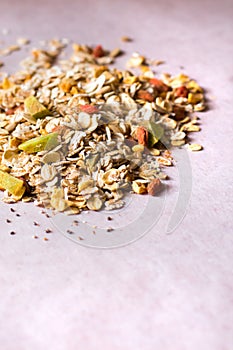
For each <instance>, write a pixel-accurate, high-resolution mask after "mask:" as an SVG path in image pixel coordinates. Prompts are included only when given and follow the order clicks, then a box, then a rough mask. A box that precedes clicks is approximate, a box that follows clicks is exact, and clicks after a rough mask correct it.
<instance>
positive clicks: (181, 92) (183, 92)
mask: <svg viewBox="0 0 233 350" xmlns="http://www.w3.org/2000/svg"><path fill="white" fill-rule="evenodd" d="M188 93H189V91H188V89H187V88H186V86H180V87H178V88H177V89H176V90H175V97H188Z"/></svg>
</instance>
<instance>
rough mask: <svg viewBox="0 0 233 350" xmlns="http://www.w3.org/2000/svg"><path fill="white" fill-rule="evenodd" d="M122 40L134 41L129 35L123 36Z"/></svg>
mask: <svg viewBox="0 0 233 350" xmlns="http://www.w3.org/2000/svg"><path fill="white" fill-rule="evenodd" d="M121 41H123V42H126V43H129V42H131V41H133V39H131V38H130V37H129V36H122V37H121Z"/></svg>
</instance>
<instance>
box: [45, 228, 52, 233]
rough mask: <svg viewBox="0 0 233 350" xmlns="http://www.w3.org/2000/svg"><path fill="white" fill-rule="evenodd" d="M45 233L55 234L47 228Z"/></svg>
mask: <svg viewBox="0 0 233 350" xmlns="http://www.w3.org/2000/svg"><path fill="white" fill-rule="evenodd" d="M45 232H46V233H51V232H53V231H52V230H51V229H50V228H46V230H45Z"/></svg>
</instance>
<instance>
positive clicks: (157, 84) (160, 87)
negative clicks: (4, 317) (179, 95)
mask: <svg viewBox="0 0 233 350" xmlns="http://www.w3.org/2000/svg"><path fill="white" fill-rule="evenodd" d="M150 84H151V85H153V87H154V88H155V89H156V90H157V91H158V92H168V91H169V90H170V87H169V86H168V85H166V84H165V83H164V82H163V81H162V80H159V79H157V78H153V79H150Z"/></svg>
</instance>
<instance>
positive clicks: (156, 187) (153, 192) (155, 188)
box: [147, 179, 162, 196]
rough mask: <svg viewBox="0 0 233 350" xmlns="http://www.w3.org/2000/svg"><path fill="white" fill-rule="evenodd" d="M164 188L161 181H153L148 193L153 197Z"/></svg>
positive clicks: (148, 187)
mask: <svg viewBox="0 0 233 350" xmlns="http://www.w3.org/2000/svg"><path fill="white" fill-rule="evenodd" d="M161 188H162V183H161V181H160V180H159V179H153V180H152V181H151V182H150V183H149V185H148V186H147V192H148V194H149V195H151V196H155V195H156V194H157V193H158V192H159V191H160V190H161Z"/></svg>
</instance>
